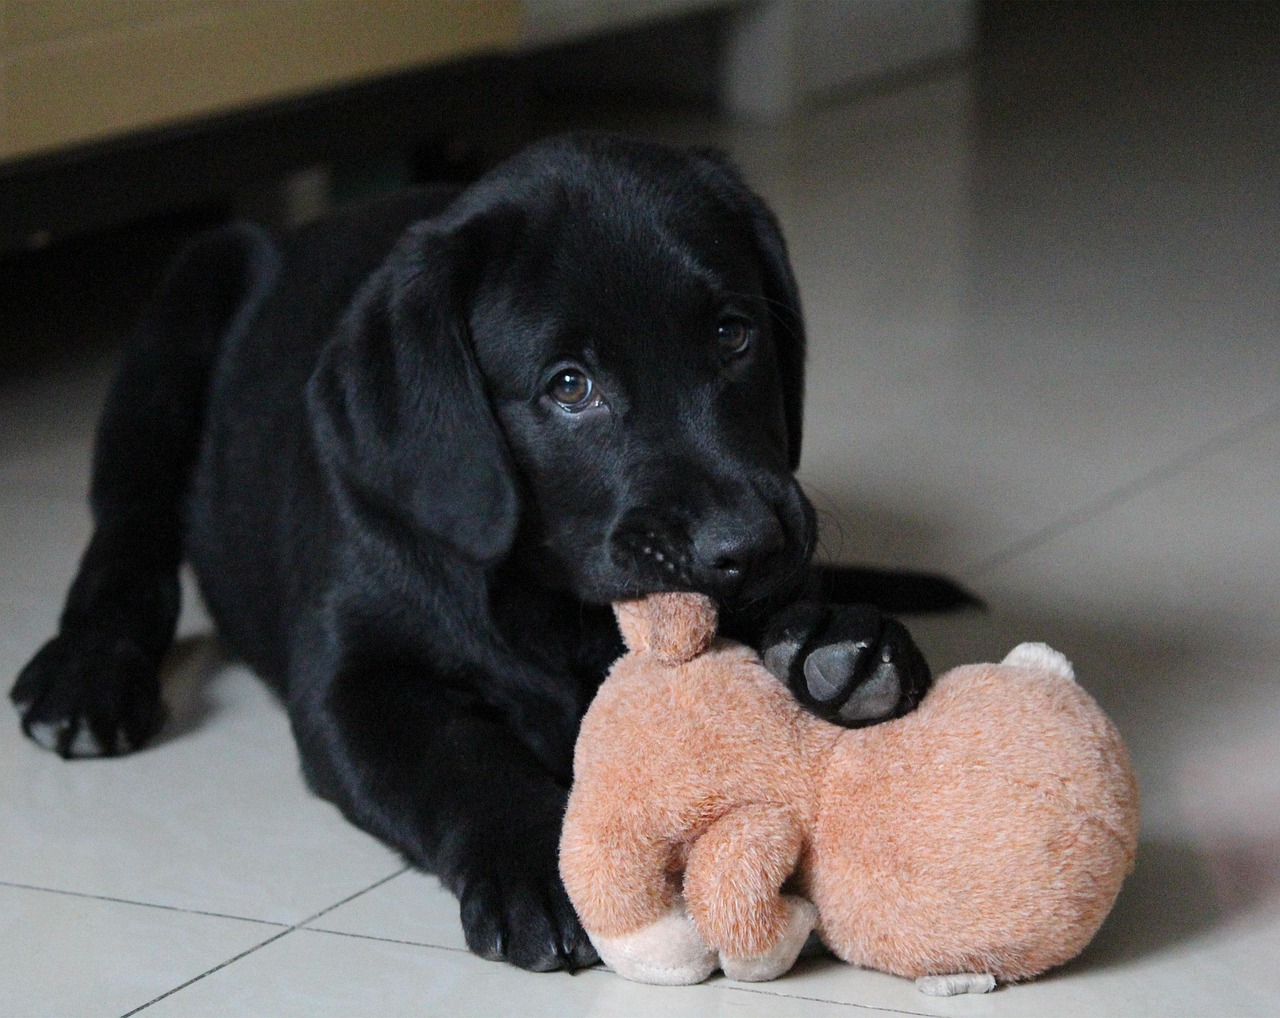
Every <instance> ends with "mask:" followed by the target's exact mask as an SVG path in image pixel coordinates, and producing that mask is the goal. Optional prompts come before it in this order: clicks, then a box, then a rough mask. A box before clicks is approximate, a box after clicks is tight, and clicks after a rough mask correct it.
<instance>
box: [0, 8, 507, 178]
mask: <svg viewBox="0 0 1280 1018" xmlns="http://www.w3.org/2000/svg"><path fill="white" fill-rule="evenodd" d="M520 24H521V5H520V0H0V163H3V162H7V161H11V160H14V159H21V158H23V157H26V156H33V155H39V154H42V153H48V152H52V151H56V150H58V149H65V148H68V147H74V146H77V145H81V144H83V143H87V142H94V141H102V140H106V139H110V138H114V137H119V136H121V135H125V134H130V133H133V132H136V131H142V130H147V129H151V128H156V127H164V126H167V125H171V124H175V123H181V122H183V121H186V120H190V119H193V118H199V117H204V116H209V115H213V114H221V113H228V112H233V111H236V110H239V109H245V108H249V107H252V106H255V105H258V104H261V103H263V102H269V101H273V100H279V99H286V98H289V97H291V96H297V95H303V94H307V93H311V92H315V91H318V90H323V89H326V88H330V87H333V86H338V85H342V84H347V83H351V82H356V81H360V80H364V79H368V78H375V77H379V76H382V75H387V74H393V73H395V72H397V71H402V70H407V69H410V68H415V67H423V66H427V65H430V64H434V63H440V62H444V61H447V60H452V59H457V58H461V57H465V56H470V55H475V54H479V53H485V52H500V51H503V50H507V49H510V48H512V47H514V46H515V45H516V44H517V42H518V38H519V34H520Z"/></svg>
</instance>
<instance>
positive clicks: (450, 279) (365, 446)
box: [307, 223, 518, 564]
mask: <svg viewBox="0 0 1280 1018" xmlns="http://www.w3.org/2000/svg"><path fill="white" fill-rule="evenodd" d="M478 233H479V231H478V230H477V229H469V228H468V227H467V226H466V225H463V226H459V227H452V228H448V227H442V226H438V225H436V224H434V223H422V224H419V225H417V226H415V227H413V228H412V229H410V230H409V231H408V233H406V235H405V236H404V238H403V239H402V240H401V242H400V243H399V244H398V245H397V247H396V250H395V251H394V252H393V253H392V254H391V256H390V257H389V258H388V260H387V262H386V263H385V264H384V265H383V266H382V268H381V269H379V270H378V271H377V272H376V273H375V274H374V275H373V276H372V277H370V279H369V280H368V282H367V283H366V284H365V286H364V287H363V289H362V290H361V291H360V292H359V294H357V296H356V298H355V300H354V301H353V303H352V306H351V308H350V309H349V311H348V313H347V315H346V316H345V317H344V319H343V321H342V323H341V325H340V326H339V328H338V330H337V331H336V333H335V335H334V336H333V338H332V339H331V340H330V341H329V344H328V346H327V347H326V348H325V350H324V351H323V353H322V354H321V357H320V361H319V364H318V365H317V367H316V370H315V373H314V374H313V375H312V377H311V380H310V383H309V384H308V387H307V411H308V414H309V417H310V420H311V427H312V433H313V435H314V438H315V443H316V449H317V452H318V455H319V457H320V460H321V462H322V463H323V464H324V465H325V466H326V467H327V468H328V470H329V472H330V481H331V483H332V484H333V485H334V487H335V494H336V495H337V497H338V498H340V499H341V500H343V501H344V502H345V503H346V504H347V505H348V506H349V507H350V509H351V510H352V511H354V512H356V513H360V514H362V515H366V516H368V515H373V516H374V517H378V518H381V520H382V521H384V522H387V521H392V522H394V523H395V524H398V525H399V527H400V528H404V527H408V528H409V529H410V532H411V533H413V532H418V533H422V532H425V533H427V534H429V535H432V536H434V537H436V538H438V539H440V540H442V541H444V542H445V543H446V544H448V545H449V546H451V547H452V548H453V549H454V550H456V551H458V552H460V553H461V554H462V555H464V556H465V557H467V558H468V559H471V560H472V561H474V562H478V563H481V564H484V563H490V562H494V561H496V560H498V559H500V558H502V557H503V556H504V555H505V554H506V553H507V551H509V550H510V548H511V544H512V542H513V541H514V540H515V531H516V524H517V518H518V504H517V492H516V485H515V480H514V477H513V474H512V467H511V460H510V456H509V453H508V451H507V447H506V441H505V439H504V437H503V434H502V432H501V430H500V428H499V426H498V423H497V420H496V419H495V417H494V414H493V411H492V408H491V406H490V403H489V398H488V395H487V393H486V391H485V384H484V379H483V376H482V375H481V373H480V369H479V366H478V365H477V363H476V358H475V355H474V352H473V350H472V345H471V336H470V332H469V329H468V326H467V318H468V314H467V308H468V305H469V303H470V300H471V291H472V288H473V285H474V281H475V279H476V277H477V276H478V274H479V271H480V269H481V267H482V258H483V254H482V251H481V250H480V247H479V244H480V241H479V239H478Z"/></svg>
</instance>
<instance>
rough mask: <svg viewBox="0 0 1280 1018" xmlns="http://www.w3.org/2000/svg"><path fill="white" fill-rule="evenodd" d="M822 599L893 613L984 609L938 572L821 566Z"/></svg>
mask: <svg viewBox="0 0 1280 1018" xmlns="http://www.w3.org/2000/svg"><path fill="white" fill-rule="evenodd" d="M814 571H815V572H816V573H817V577H818V581H817V582H818V594H819V597H820V598H821V599H822V600H824V601H827V602H830V603H832V604H871V605H875V606H876V607H877V608H879V609H880V610H881V611H884V612H888V613H890V614H894V615H896V614H911V613H913V612H943V611H954V610H956V609H959V608H981V607H983V602H982V599H981V598H979V597H977V596H976V595H974V594H972V593H970V592H969V591H968V590H966V589H965V588H964V587H962V586H960V584H958V583H956V582H955V581H954V580H951V579H948V578H947V577H945V576H942V575H939V574H937V573H921V572H912V571H910V570H900V569H872V568H869V567H867V566H842V565H819V566H816V567H815V568H814Z"/></svg>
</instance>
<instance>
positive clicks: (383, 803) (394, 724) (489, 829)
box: [290, 658, 596, 971]
mask: <svg viewBox="0 0 1280 1018" xmlns="http://www.w3.org/2000/svg"><path fill="white" fill-rule="evenodd" d="M295 688H297V687H295ZM302 688H303V691H302V693H300V694H297V695H295V696H293V697H291V703H290V708H291V715H292V718H293V724H294V728H295V732H296V734H297V739H298V744H299V746H300V748H301V752H302V756H303V767H304V770H305V772H306V775H307V779H308V782H309V783H310V784H311V787H312V788H313V789H314V790H315V791H316V792H317V793H318V794H320V795H322V796H324V797H325V798H327V799H330V800H331V801H333V802H334V803H335V804H336V805H337V806H338V807H339V808H340V809H341V810H342V812H343V813H344V814H345V815H346V816H347V817H348V819H350V820H351V821H352V822H353V823H355V824H356V825H358V826H359V827H361V828H363V829H364V830H366V831H368V832H369V833H370V834H373V835H374V836H375V837H378V838H380V839H381V840H383V841H385V842H386V843H387V844H389V845H391V846H392V847H393V848H395V849H397V850H398V851H400V852H401V853H402V854H403V855H404V856H405V857H406V858H407V859H408V860H409V861H410V862H411V863H413V864H415V865H417V866H420V867H422V868H423V869H426V870H430V871H432V872H434V873H436V874H437V875H438V876H439V877H440V879H441V881H442V882H443V883H444V885H445V886H446V887H448V888H449V889H450V890H451V891H452V892H453V893H454V894H456V895H457V896H458V899H459V901H460V904H461V914H462V925H463V929H464V932H465V934H466V938H467V945H468V946H469V947H470V948H471V950H472V951H474V952H475V953H476V954H478V955H480V956H482V957H484V958H489V959H494V960H503V961H508V962H511V963H513V964H515V965H518V966H520V967H521V968H526V969H532V970H535V971H549V970H552V969H559V968H569V969H573V968H580V967H583V966H586V965H590V964H593V963H594V962H595V961H596V954H595V951H594V949H593V948H592V947H591V943H590V941H589V940H588V939H587V936H586V934H585V933H584V932H583V930H582V927H581V925H580V924H579V922H578V919H577V916H576V915H575V913H574V910H573V906H572V905H571V904H570V902H569V899H568V897H567V895H566V894H565V891H564V887H563V886H562V884H561V882H560V876H559V872H558V867H557V852H558V845H559V839H560V823H561V818H562V817H563V815H564V808H565V801H566V798H567V793H566V791H565V789H564V788H563V787H562V786H561V785H560V784H559V783H557V781H556V780H555V779H554V778H553V777H552V776H551V775H550V774H549V773H548V771H547V770H545V769H544V768H543V767H542V766H541V765H540V763H539V761H538V759H537V758H536V757H535V755H534V753H533V752H532V751H531V750H530V749H529V748H528V747H526V746H525V745H524V744H523V743H522V742H521V741H520V740H519V739H518V738H517V737H516V735H515V734H514V732H513V731H512V730H511V729H509V728H508V726H507V725H506V723H505V722H504V721H503V720H502V719H501V718H500V717H499V716H498V715H497V712H495V711H494V710H493V709H492V708H490V707H488V706H486V705H485V704H483V703H482V702H480V700H479V698H478V697H477V696H476V695H475V694H474V693H473V692H470V691H468V690H466V689H464V688H461V687H459V686H457V685H452V686H451V685H448V684H446V682H444V681H442V680H441V679H440V678H438V677H436V676H433V675H431V674H430V673H429V671H427V670H426V669H425V668H421V667H418V666H417V665H408V664H406V663H405V662H404V661H399V662H395V661H388V660H386V659H382V660H378V659H376V658H370V659H366V660H362V661H359V662H357V661H354V660H351V659H348V660H347V661H346V662H345V663H344V664H343V665H342V667H340V668H339V669H337V670H336V672H335V673H334V674H333V675H332V676H330V677H327V681H326V680H324V679H322V680H321V681H319V682H309V683H307V684H306V685H305V686H303V687H302Z"/></svg>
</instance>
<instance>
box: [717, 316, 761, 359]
mask: <svg viewBox="0 0 1280 1018" xmlns="http://www.w3.org/2000/svg"><path fill="white" fill-rule="evenodd" d="M718 334H719V339H720V353H721V354H723V355H724V356H726V357H741V356H742V355H743V354H744V353H746V352H747V351H748V350H750V349H751V344H752V342H753V341H754V340H755V338H756V327H755V326H754V325H752V324H751V323H750V322H748V321H747V320H746V319H744V318H722V319H721V320H720V326H719V333H718Z"/></svg>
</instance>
